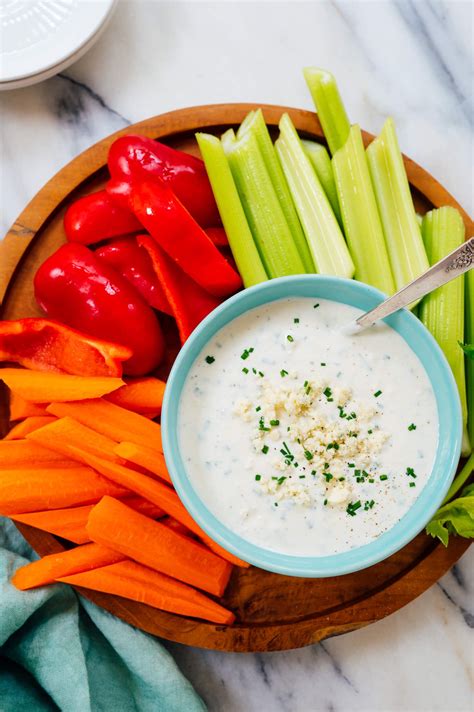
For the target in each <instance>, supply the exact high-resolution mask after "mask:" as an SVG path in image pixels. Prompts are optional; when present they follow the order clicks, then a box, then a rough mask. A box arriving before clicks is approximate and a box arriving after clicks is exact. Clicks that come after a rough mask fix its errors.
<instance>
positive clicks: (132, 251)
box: [95, 237, 173, 316]
mask: <svg viewBox="0 0 474 712" xmlns="http://www.w3.org/2000/svg"><path fill="white" fill-rule="evenodd" d="M95 254H96V255H97V257H100V259H101V260H103V261H104V262H106V263H107V264H108V265H110V266H111V267H113V268H114V269H115V270H116V271H117V272H118V273H119V274H121V275H122V277H125V279H126V280H127V282H130V284H132V285H133V286H134V287H135V289H136V290H137V292H139V294H141V296H142V297H143V299H144V300H145V301H146V302H148V304H149V305H150V306H151V307H153V308H154V309H158V311H161V312H164V313H165V314H169V315H170V316H173V310H172V309H171V307H170V305H169V303H168V300H167V298H166V295H165V293H164V291H163V288H162V286H161V284H160V282H159V280H158V278H157V276H156V274H155V270H154V269H153V264H152V262H151V260H150V257H149V255H148V252H147V251H146V250H145V249H144V248H143V247H140V245H139V244H138V242H137V240H136V238H135V237H122V238H117V239H115V240H111V241H110V242H108V243H107V244H106V245H102V246H101V247H98V248H97V249H96V250H95Z"/></svg>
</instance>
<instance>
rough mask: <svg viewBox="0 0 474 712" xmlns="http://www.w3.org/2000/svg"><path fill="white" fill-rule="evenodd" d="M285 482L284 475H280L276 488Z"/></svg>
mask: <svg viewBox="0 0 474 712" xmlns="http://www.w3.org/2000/svg"><path fill="white" fill-rule="evenodd" d="M285 480H286V477H285V475H282V476H281V477H279V478H278V481H277V484H278V487H280V485H282V484H283V482H284V481H285Z"/></svg>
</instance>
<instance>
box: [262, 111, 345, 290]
mask: <svg viewBox="0 0 474 712" xmlns="http://www.w3.org/2000/svg"><path fill="white" fill-rule="evenodd" d="M275 146H276V149H277V151H278V156H279V158H280V161H281V164H282V166H283V170H284V172H285V175H286V178H287V181H288V185H289V186H290V190H291V194H292V196H293V200H294V202H295V205H296V209H297V211H298V215H299V217H300V220H301V224H302V225H303V229H304V231H305V234H306V238H307V240H308V245H309V247H310V249H311V252H312V254H313V259H314V263H315V265H316V269H317V271H318V272H319V273H321V274H333V275H338V276H340V277H348V278H351V277H352V276H353V274H354V264H353V262H352V259H351V256H350V254H349V250H348V249H347V245H346V243H345V240H344V236H343V234H342V232H341V229H340V227H339V225H338V222H337V220H336V218H335V216H334V213H333V211H332V208H331V205H330V203H329V200H328V198H327V196H326V193H325V192H324V190H323V188H322V186H321V184H320V182H319V180H318V177H317V175H316V173H315V171H314V170H313V167H312V165H311V162H310V160H309V158H308V156H307V155H306V153H305V151H304V149H303V146H302V145H301V141H300V139H299V137H298V134H297V133H296V129H295V127H294V126H293V123H292V121H291V119H290V117H289V116H288V114H283V116H282V118H281V120H280V136H279V138H278V140H277V142H276V144H275Z"/></svg>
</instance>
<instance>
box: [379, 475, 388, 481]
mask: <svg viewBox="0 0 474 712" xmlns="http://www.w3.org/2000/svg"><path fill="white" fill-rule="evenodd" d="M379 479H380V481H381V482H385V480H388V475H380V478H379Z"/></svg>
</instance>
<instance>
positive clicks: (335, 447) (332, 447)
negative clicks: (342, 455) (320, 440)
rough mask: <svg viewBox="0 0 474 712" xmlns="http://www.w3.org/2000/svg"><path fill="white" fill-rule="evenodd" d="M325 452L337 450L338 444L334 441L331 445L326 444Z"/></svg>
mask: <svg viewBox="0 0 474 712" xmlns="http://www.w3.org/2000/svg"><path fill="white" fill-rule="evenodd" d="M326 450H339V443H337V442H336V441H334V442H333V443H328V444H327V445H326Z"/></svg>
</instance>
